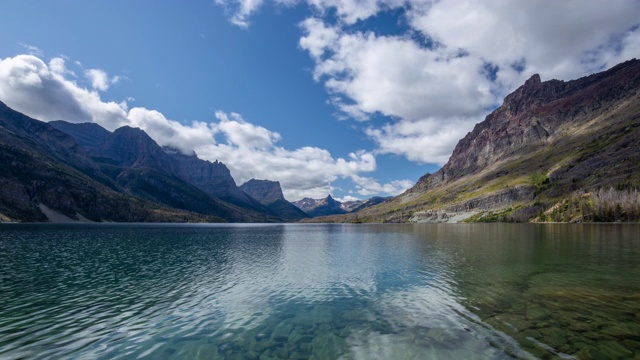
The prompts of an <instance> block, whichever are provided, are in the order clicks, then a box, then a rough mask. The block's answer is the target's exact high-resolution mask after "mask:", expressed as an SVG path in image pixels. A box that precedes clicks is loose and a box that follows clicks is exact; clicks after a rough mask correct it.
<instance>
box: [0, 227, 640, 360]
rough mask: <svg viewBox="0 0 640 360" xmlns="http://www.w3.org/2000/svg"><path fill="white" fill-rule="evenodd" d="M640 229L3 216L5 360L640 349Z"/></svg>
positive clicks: (486, 355)
mask: <svg viewBox="0 0 640 360" xmlns="http://www.w3.org/2000/svg"><path fill="white" fill-rule="evenodd" d="M639 324H640V226H639V225H530V224H523V225H507V224H457V225H456V224H413V225H404V224H403V225H311V224H309V225H101V224H100V225H1V226H0V358H9V359H13V358H28V359H45V358H46V359H49V358H73V359H78V358H85V359H95V358H98V359H100V358H103V359H107V358H108V359H114V358H125V359H137V358H149V359H223V358H224V359H278V358H290V359H308V358H313V359H336V358H345V359H376V358H379V359H511V358H524V359H527V358H536V357H537V358H544V359H547V358H548V359H551V358H579V359H590V358H594V359H611V358H619V359H633V358H634V357H635V358H638V357H640V325H639Z"/></svg>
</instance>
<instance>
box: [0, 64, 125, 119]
mask: <svg viewBox="0 0 640 360" xmlns="http://www.w3.org/2000/svg"><path fill="white" fill-rule="evenodd" d="M50 63H52V64H53V66H52V67H51V68H50V67H49V66H48V65H47V64H46V63H45V62H44V61H42V60H40V59H39V58H38V57H36V56H33V55H18V56H15V57H8V58H5V59H2V60H0V99H1V100H2V101H4V102H5V103H6V104H7V105H9V106H11V107H12V108H13V109H15V110H18V111H20V112H22V113H25V114H27V115H29V116H32V117H34V118H37V119H41V120H44V121H50V120H60V119H64V120H67V121H72V122H87V121H89V122H96V123H98V124H100V125H102V126H104V127H105V128H107V129H109V130H113V129H115V128H118V127H120V126H122V125H125V124H128V122H129V121H128V119H127V113H126V109H124V108H123V107H122V104H121V103H116V102H113V101H109V102H104V101H102V100H101V99H100V95H99V94H98V93H97V92H96V91H91V90H87V89H85V88H82V87H80V86H78V85H77V84H76V83H75V82H74V81H71V80H69V79H67V78H66V77H65V76H66V75H69V73H68V72H67V71H65V68H64V64H63V59H61V58H54V59H52V60H51V61H50Z"/></svg>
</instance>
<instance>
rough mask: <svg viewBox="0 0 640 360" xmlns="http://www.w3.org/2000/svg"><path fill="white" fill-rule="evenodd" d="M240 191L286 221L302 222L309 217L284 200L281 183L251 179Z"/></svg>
mask: <svg viewBox="0 0 640 360" xmlns="http://www.w3.org/2000/svg"><path fill="white" fill-rule="evenodd" d="M240 189H242V190H243V191H244V192H245V193H247V194H248V195H249V196H251V197H252V198H254V199H256V200H257V201H259V202H260V203H262V204H263V205H265V206H267V207H268V208H269V209H271V211H273V212H274V213H275V214H276V215H277V216H279V217H281V218H283V219H285V220H290V221H291V220H300V219H304V218H308V217H309V215H307V214H306V213H305V212H304V211H302V210H300V209H299V208H298V207H296V206H295V205H293V204H292V203H290V202H288V201H287V200H286V199H285V198H284V194H283V193H282V188H281V187H280V183H279V182H277V181H270V180H256V179H251V180H249V181H247V182H246V183H244V184H242V185H241V186H240Z"/></svg>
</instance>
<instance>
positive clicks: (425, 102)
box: [299, 0, 640, 165]
mask: <svg viewBox="0 0 640 360" xmlns="http://www.w3.org/2000/svg"><path fill="white" fill-rule="evenodd" d="M308 2H309V3H314V1H313V0H308ZM318 2H322V3H324V4H325V5H326V6H333V7H334V9H335V10H336V12H337V13H338V14H339V16H340V17H341V18H344V17H345V15H340V14H341V13H340V12H341V11H347V10H344V9H347V8H348V6H347V5H348V4H347V3H344V4H341V5H339V4H337V3H336V4H334V3H333V2H332V1H322V0H318ZM373 3H376V4H377V5H376V6H372V4H373ZM400 6H404V10H405V20H406V21H407V25H408V26H409V31H407V32H406V33H405V34H402V35H396V36H383V35H380V34H376V33H374V32H371V31H366V29H365V30H361V29H362V26H359V27H358V28H357V29H358V30H354V27H350V26H348V24H349V22H348V21H345V22H342V23H340V22H338V23H335V22H331V21H327V20H326V18H321V17H313V18H309V19H307V20H305V21H303V22H302V23H301V27H302V29H303V32H304V34H303V36H302V37H301V38H300V42H299V46H300V47H301V48H302V49H304V50H306V51H308V52H309V55H310V56H311V58H312V59H313V60H314V62H315V67H314V79H315V80H316V81H320V82H322V83H323V84H324V85H325V88H326V89H327V91H328V93H329V99H330V101H331V102H332V103H333V104H334V105H335V106H336V107H338V109H340V110H341V111H342V112H343V114H344V115H346V116H347V117H351V118H353V119H355V120H360V121H363V120H367V119H368V118H369V117H370V116H371V115H372V114H376V113H378V114H382V115H386V116H387V123H386V124H383V125H381V126H377V127H374V126H369V127H366V129H365V132H366V133H367V134H368V135H369V136H370V137H371V139H372V140H374V141H375V142H376V144H377V145H378V148H377V149H376V152H377V153H393V154H400V155H403V156H405V157H406V158H407V159H409V160H411V161H415V162H419V163H434V164H439V165H442V164H444V163H445V162H446V161H447V159H448V157H449V155H450V154H451V151H452V150H453V148H454V146H455V144H456V143H457V141H458V140H459V139H460V138H461V137H463V136H464V135H465V134H466V133H467V132H468V131H470V130H471V129H472V127H473V125H474V123H476V122H478V121H481V120H482V119H483V118H484V116H486V115H487V114H488V113H489V111H490V109H492V108H493V107H496V106H498V105H499V103H500V102H501V100H502V98H503V97H504V96H505V95H506V94H508V93H509V92H511V91H513V90H514V89H515V88H516V87H518V86H520V85H521V84H522V83H523V82H524V81H525V80H526V79H527V78H528V77H530V76H531V75H532V74H533V73H540V74H541V76H542V78H543V79H544V80H548V79H551V78H560V79H573V78H577V77H580V76H584V75H588V74H590V73H593V72H596V71H600V70H603V69H605V68H608V67H611V66H613V65H615V64H616V63H618V62H621V61H624V60H628V59H630V58H633V57H640V29H639V27H638V25H639V24H640V20H639V19H640V6H638V1H637V0H620V1H614V2H604V1H602V2H594V3H589V5H588V6H586V5H585V4H584V2H582V1H575V0H572V1H563V2H557V1H550V0H537V1H530V2H526V3H525V2H509V1H490V0H486V1H471V0H468V1H465V0H461V1H458V0H441V1H437V2H433V1H406V2H402V1H387V2H384V3H383V2H375V1H365V2H364V4H362V7H361V9H360V12H358V11H357V10H353V11H351V13H350V14H351V15H350V16H351V17H353V18H358V19H362V18H363V17H358V16H357V15H356V14H358V13H360V14H371V15H369V16H372V15H375V14H378V13H379V12H380V11H384V10H385V9H390V8H394V7H400ZM340 9H343V10H340ZM362 16H366V15H362ZM344 115H341V117H344Z"/></svg>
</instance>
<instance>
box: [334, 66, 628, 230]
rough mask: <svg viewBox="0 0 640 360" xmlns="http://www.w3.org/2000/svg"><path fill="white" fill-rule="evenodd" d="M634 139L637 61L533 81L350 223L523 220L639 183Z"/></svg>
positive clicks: (339, 219)
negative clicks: (460, 216)
mask: <svg viewBox="0 0 640 360" xmlns="http://www.w3.org/2000/svg"><path fill="white" fill-rule="evenodd" d="M639 141H640V61H638V60H635V59H634V60H630V61H627V62H625V63H622V64H619V65H617V66H615V67H613V68H611V69H609V70H607V71H605V72H602V73H598V74H594V75H591V76H587V77H583V78H580V79H577V80H573V81H567V82H565V81H559V80H550V81H545V82H542V81H540V77H539V76H538V75H534V76H533V77H531V78H530V79H529V80H528V81H527V82H526V83H525V84H524V85H522V86H521V87H520V88H518V89H517V90H515V91H514V92H513V93H511V94H510V95H508V96H507V97H506V98H505V100H504V103H503V104H502V106H500V107H499V108H497V109H496V110H495V111H493V112H492V113H491V114H489V115H488V116H487V117H486V119H485V120H484V121H482V122H481V123H479V124H477V125H476V126H475V127H474V129H473V130H472V131H471V132H470V133H469V134H467V135H466V136H465V137H464V138H463V139H461V140H460V141H459V143H458V144H457V146H456V148H455V150H454V151H453V154H452V155H451V158H450V159H449V162H447V164H446V165H444V166H443V167H442V168H441V169H440V170H438V171H437V172H436V173H434V174H427V175H425V176H423V177H422V178H421V179H420V180H419V181H418V182H417V183H416V185H415V186H414V187H413V188H411V189H409V190H408V191H406V192H405V193H404V194H402V195H400V196H398V197H396V198H395V199H393V200H392V201H390V202H387V203H384V204H381V205H378V206H375V207H372V208H369V209H365V210H363V211H361V212H359V213H358V221H382V222H404V221H409V220H410V219H411V220H420V216H421V215H424V214H427V215H428V214H430V213H431V212H430V211H429V210H439V211H441V212H458V213H459V212H474V213H478V212H479V213H480V216H476V219H478V220H479V219H481V216H482V214H491V213H493V214H494V215H495V214H496V213H499V214H500V219H502V220H514V221H525V220H530V219H531V218H533V217H535V216H536V215H538V214H540V213H541V212H543V211H545V210H546V209H549V208H551V207H552V206H553V205H555V204H556V203H558V202H559V201H562V200H563V199H565V198H567V197H568V196H570V195H571V194H572V193H575V192H577V191H580V192H590V191H594V190H596V189H599V188H608V187H613V188H617V189H621V190H624V189H632V188H638V187H640V151H639V150H638V146H637V144H638V142H639ZM428 216H430V215H428ZM322 220H324V221H333V220H336V221H352V220H353V219H349V218H346V217H343V218H335V219H322Z"/></svg>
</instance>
